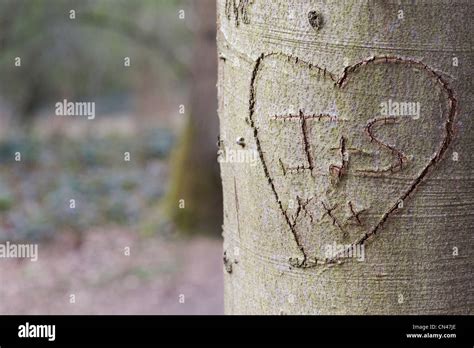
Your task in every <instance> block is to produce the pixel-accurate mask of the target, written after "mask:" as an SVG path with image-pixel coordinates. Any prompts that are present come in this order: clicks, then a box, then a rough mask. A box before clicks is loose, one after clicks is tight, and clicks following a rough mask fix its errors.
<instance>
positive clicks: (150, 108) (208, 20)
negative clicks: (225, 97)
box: [0, 0, 223, 314]
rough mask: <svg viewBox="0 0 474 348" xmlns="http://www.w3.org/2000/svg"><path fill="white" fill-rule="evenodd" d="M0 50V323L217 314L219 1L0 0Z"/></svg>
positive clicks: (219, 296) (219, 288)
mask: <svg viewBox="0 0 474 348" xmlns="http://www.w3.org/2000/svg"><path fill="white" fill-rule="evenodd" d="M72 17H74V18H72ZM0 51H1V53H2V54H1V55H0V243H5V242H6V241H9V242H12V243H38V244H39V259H38V261H37V262H31V261H30V260H28V259H24V260H19V259H0V314H53V313H55V314H63V313H64V314H89V313H90V314H218V313H222V311H223V308H222V306H223V304H222V302H223V301H222V293H223V291H222V251H221V241H220V239H219V238H220V232H221V231H220V228H221V227H220V226H221V223H222V216H221V214H222V213H221V211H222V208H221V187H220V181H219V174H218V165H217V161H216V151H217V148H216V141H217V134H218V124H217V122H218V120H217V115H216V109H217V102H216V89H215V84H216V70H217V68H216V64H217V62H216V60H217V58H216V49H215V1H214V0H199V1H193V0H187V1H185V0H139V1H128V0H90V1H86V0H83V1H72V0H45V1H28V0H0ZM18 58H20V60H18ZM128 61H129V62H130V64H129V65H130V66H128ZM18 62H20V64H21V65H18ZM15 63H17V64H15ZM64 99H67V100H68V101H73V102H95V107H96V110H95V113H96V116H95V119H94V120H87V117H77V116H57V115H55V104H56V103H57V102H62V101H63V100H64ZM126 152H129V153H130V161H125V160H124V153H126ZM17 153H20V154H21V161H16V160H15V154H17ZM71 199H74V200H75V202H76V207H75V208H74V209H71V207H70V200H71ZM128 248H129V249H128ZM127 250H130V255H128V253H127V252H126V251H127ZM71 295H74V299H75V302H73V303H71V298H72V297H71Z"/></svg>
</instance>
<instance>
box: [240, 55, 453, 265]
mask: <svg viewBox="0 0 474 348" xmlns="http://www.w3.org/2000/svg"><path fill="white" fill-rule="evenodd" d="M271 56H281V57H283V58H286V59H288V61H290V60H293V61H294V62H295V63H298V62H299V63H302V64H306V65H307V66H308V67H309V68H310V69H317V70H319V71H320V72H322V73H323V74H324V75H325V76H326V75H327V76H329V78H330V79H331V80H332V81H333V82H334V85H335V87H336V88H339V89H341V90H342V89H344V87H345V86H346V85H347V83H348V81H349V80H350V77H351V75H352V74H353V73H354V72H356V71H358V70H360V69H361V68H363V67H364V66H366V65H369V64H378V63H389V64H405V65H407V66H412V67H415V68H418V69H420V70H422V71H425V72H426V73H427V74H429V76H430V77H432V78H434V79H435V80H436V82H437V83H438V84H439V85H440V86H441V90H442V91H443V92H444V93H445V94H446V97H447V101H448V105H449V107H448V112H447V115H446V117H445V120H444V136H443V138H442V141H441V144H440V145H439V146H438V148H437V151H436V153H435V154H434V155H433V156H432V157H431V159H430V160H429V161H428V162H427V164H426V166H424V167H423V169H422V170H421V171H420V173H419V175H418V176H417V177H415V179H414V180H413V181H412V182H411V184H410V185H409V187H408V189H406V190H405V191H403V192H402V193H401V195H400V197H399V198H398V200H397V203H396V204H394V205H392V206H391V207H390V208H389V209H388V210H387V211H385V213H384V214H383V215H382V217H381V218H380V221H379V222H378V223H377V224H376V225H375V226H374V227H372V228H371V229H370V230H369V231H367V232H365V233H364V235H362V236H360V237H359V238H358V239H357V240H356V241H355V242H353V243H352V244H351V248H354V247H355V246H357V245H362V244H364V243H365V242H367V241H368V240H370V239H371V238H372V237H374V236H375V235H376V234H377V232H378V231H379V230H380V229H381V228H382V227H383V225H384V224H385V222H386V221H387V219H388V218H389V217H390V216H391V215H392V214H393V213H394V212H395V211H397V210H398V209H399V204H398V202H400V201H405V199H407V198H408V197H409V196H410V195H411V194H412V193H413V192H414V191H415V190H416V188H417V187H418V186H419V185H420V183H421V182H422V181H423V179H424V178H425V177H426V176H427V175H428V174H429V173H430V172H431V170H432V169H433V168H434V167H435V166H436V165H437V164H438V163H439V162H440V161H441V159H442V158H443V156H444V154H445V153H446V150H447V149H448V148H449V145H450V144H451V143H452V140H453V138H454V135H455V130H454V120H455V117H456V106H457V99H456V97H455V94H454V91H453V89H452V88H451V87H450V86H449V84H448V82H447V81H446V80H445V79H444V78H443V76H442V75H441V74H439V73H438V72H436V71H435V70H434V69H432V68H430V67H429V66H428V65H426V64H424V63H423V62H421V61H417V60H414V59H408V58H402V57H398V56H373V57H370V58H367V59H365V60H362V61H360V62H358V63H356V64H353V65H350V66H347V67H345V68H344V71H343V73H342V74H341V75H340V76H339V77H336V76H335V75H334V74H332V73H330V72H328V71H327V70H326V69H323V68H321V67H319V66H317V65H314V64H311V63H308V62H305V61H302V60H301V59H299V58H295V57H291V56H289V55H286V54H284V53H262V54H261V55H260V56H259V57H258V58H257V60H256V61H255V64H254V68H253V70H252V75H251V79H250V98H249V120H250V126H251V127H252V129H253V136H254V140H255V143H256V147H257V152H258V154H259V158H260V160H261V163H262V166H263V170H264V174H265V177H266V178H267V180H268V183H269V185H270V187H271V190H272V192H273V195H274V198H275V200H276V203H277V205H278V207H279V210H280V212H281V213H282V215H283V217H284V219H285V221H286V224H287V226H288V227H289V229H290V230H291V233H292V235H293V237H294V240H295V242H296V244H297V246H298V249H299V250H300V251H301V254H302V256H303V259H302V261H301V262H299V261H297V262H296V263H295V262H294V260H293V259H292V258H290V263H291V265H292V266H294V267H298V268H310V267H314V266H316V265H318V264H330V263H335V262H337V261H338V260H339V259H340V257H341V256H342V255H343V254H344V252H346V251H347V250H345V251H342V252H340V253H339V254H336V255H335V256H334V257H332V258H326V259H325V260H323V261H322V262H321V260H315V261H311V260H309V256H308V255H307V253H306V251H305V249H304V247H303V245H302V242H301V240H300V236H299V235H298V232H297V231H296V228H295V225H294V224H293V223H292V222H291V219H290V216H289V215H288V213H287V211H286V210H285V209H284V208H283V205H282V202H281V199H280V196H279V193H278V192H277V190H276V188H275V184H274V178H273V177H272V176H271V175H270V171H269V169H268V166H267V163H266V161H265V157H264V154H263V151H262V145H261V142H260V138H259V133H258V132H259V130H258V128H257V126H256V124H255V106H256V100H257V99H256V82H257V76H258V73H259V71H260V68H261V66H262V62H263V61H264V60H265V59H266V58H268V57H271Z"/></svg>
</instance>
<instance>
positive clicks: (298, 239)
mask: <svg viewBox="0 0 474 348" xmlns="http://www.w3.org/2000/svg"><path fill="white" fill-rule="evenodd" d="M264 58H265V54H264V53H262V54H261V55H260V56H259V57H258V59H257V61H256V63H255V66H254V69H253V71H252V75H251V77H250V91H249V92H250V93H249V95H250V97H249V119H250V125H251V127H252V129H253V136H254V139H255V143H256V146H257V152H258V155H259V157H260V161H261V163H262V167H263V172H264V174H265V178H266V179H267V181H268V184H269V185H270V187H271V189H272V192H273V195H274V197H275V199H276V202H277V204H278V208H279V210H280V212H281V214H282V215H283V217H284V218H285V221H286V223H287V225H288V226H289V228H290V230H291V234H292V235H293V238H294V240H295V243H296V245H297V247H298V249H299V250H300V252H301V254H302V255H303V260H302V263H301V264H305V263H306V260H307V254H306V250H305V249H304V246H303V244H302V243H301V237H300V235H299V234H298V232H297V231H296V229H295V227H294V226H293V225H292V223H291V221H290V217H289V216H288V213H287V212H286V211H285V209H284V208H283V204H282V202H281V200H280V198H279V197H278V193H277V191H276V188H275V184H274V183H273V179H272V177H271V175H270V172H269V170H268V167H267V162H266V161H265V156H264V153H263V150H262V144H261V143H260V138H259V136H258V128H257V127H256V126H255V120H254V118H253V116H254V113H255V102H256V91H255V81H256V79H257V75H258V72H259V70H260V66H261V63H262V61H263V59H264Z"/></svg>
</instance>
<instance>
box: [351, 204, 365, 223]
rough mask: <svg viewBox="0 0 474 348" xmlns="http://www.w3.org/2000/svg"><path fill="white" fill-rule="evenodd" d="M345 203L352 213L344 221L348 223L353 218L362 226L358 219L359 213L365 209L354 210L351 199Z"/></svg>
mask: <svg viewBox="0 0 474 348" xmlns="http://www.w3.org/2000/svg"><path fill="white" fill-rule="evenodd" d="M347 204H348V206H349V209H350V211H351V214H352V215H351V216H350V217H349V218H348V219H347V220H346V222H349V223H350V222H352V220H355V221H356V223H357V224H358V225H360V226H362V221H360V217H359V215H360V214H362V213H363V212H365V211H366V209H362V210H359V211H356V209H355V208H354V205H353V204H352V202H351V201H349V202H348V203H347Z"/></svg>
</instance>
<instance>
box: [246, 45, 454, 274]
mask: <svg viewBox="0 0 474 348" xmlns="http://www.w3.org/2000/svg"><path fill="white" fill-rule="evenodd" d="M249 111H250V123H251V126H252V128H253V130H254V137H255V142H256V145H257V150H258V152H259V155H260V159H261V162H262V165H263V170H264V172H265V175H266V177H267V179H268V182H269V185H270V186H271V189H272V191H273V193H274V198H275V201H276V204H277V205H278V207H279V209H280V210H281V213H282V214H283V217H284V219H285V221H286V224H287V225H288V227H289V230H290V231H291V233H292V234H293V236H294V239H295V241H296V243H297V245H298V247H299V249H300V250H301V253H302V257H301V260H300V261H298V262H297V263H296V264H294V265H296V266H300V267H310V266H312V265H315V264H318V263H319V262H334V261H335V260H336V259H338V256H337V255H336V256H335V257H330V258H328V257H327V256H325V255H324V246H325V245H328V244H334V243H337V244H343V245H351V246H355V245H361V244H363V243H365V242H366V241H367V240H368V239H369V238H371V237H373V236H374V235H375V234H376V233H377V232H378V231H379V230H380V229H381V227H382V226H383V224H384V223H385V221H386V220H387V219H388V218H389V217H390V216H391V215H392V214H393V213H394V212H395V211H396V210H397V209H400V208H402V205H403V201H405V200H406V199H407V198H408V197H409V196H410V195H411V194H412V193H413V192H414V191H415V189H416V188H417V186H418V185H419V184H420V182H422V180H423V179H424V178H425V177H426V176H427V175H428V173H429V172H430V170H431V169H432V168H433V167H434V166H435V165H436V164H437V163H438V162H439V161H440V160H441V158H442V157H443V155H444V153H445V152H446V149H447V148H448V146H449V144H450V143H451V140H452V137H453V134H454V133H453V126H454V125H453V121H454V117H455V113H456V99H455V97H454V93H453V91H452V90H451V89H450V87H449V86H448V84H447V82H446V81H445V80H444V79H443V77H442V76H441V75H439V74H438V73H436V72H435V71H434V70H433V69H431V68H429V67H428V66H426V65H425V64H423V63H421V62H418V61H414V60H410V59H403V58H398V57H372V58H369V59H366V60H364V61H361V62H360V63H357V64H355V65H352V66H350V67H347V68H346V69H345V70H344V72H343V74H342V76H340V77H339V78H336V77H335V76H334V75H333V74H332V73H330V72H328V71H326V70H325V69H322V68H320V67H317V66H315V65H312V64H310V63H307V62H304V61H302V60H300V59H298V58H293V57H289V56H287V55H284V54H280V53H271V54H262V55H261V56H260V57H259V58H258V60H257V61H256V63H255V67H254V70H253V74H252V78H251V86H250V103H249ZM413 128H416V129H417V133H416V134H417V136H410V137H408V136H407V134H413V131H412V130H411V131H410V129H413Z"/></svg>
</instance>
